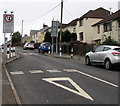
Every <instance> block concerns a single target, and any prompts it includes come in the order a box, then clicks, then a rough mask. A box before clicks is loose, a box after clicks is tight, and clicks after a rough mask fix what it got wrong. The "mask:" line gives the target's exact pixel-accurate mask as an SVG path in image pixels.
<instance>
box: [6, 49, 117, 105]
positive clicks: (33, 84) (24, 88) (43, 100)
mask: <svg viewBox="0 0 120 106" xmlns="http://www.w3.org/2000/svg"><path fill="white" fill-rule="evenodd" d="M17 52H18V54H19V55H20V58H19V59H17V60H15V61H13V62H11V63H9V64H7V69H8V71H9V73H10V75H11V78H12V80H13V83H14V85H15V87H16V90H17V92H18V95H19V97H20V100H21V102H22V104H118V71H117V70H116V69H115V70H110V71H107V70H106V69H104V67H100V66H86V65H85V64H84V61H83V60H76V59H63V58H55V57H53V56H46V55H44V54H39V53H36V52H35V51H33V50H22V49H20V48H19V49H18V50H17Z"/></svg>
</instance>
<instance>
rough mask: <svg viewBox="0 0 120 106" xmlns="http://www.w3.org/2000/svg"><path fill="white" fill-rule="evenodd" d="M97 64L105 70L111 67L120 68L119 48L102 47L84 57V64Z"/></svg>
mask: <svg viewBox="0 0 120 106" xmlns="http://www.w3.org/2000/svg"><path fill="white" fill-rule="evenodd" d="M92 63H98V64H99V65H104V66H105V68H106V69H107V70H109V69H111V68H112V66H113V65H118V66H120V46H110V45H102V46H98V47H97V48H96V49H95V50H93V51H90V52H89V53H87V54H86V55H85V64H86V65H91V64H92Z"/></svg>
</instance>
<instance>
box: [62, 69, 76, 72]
mask: <svg viewBox="0 0 120 106" xmlns="http://www.w3.org/2000/svg"><path fill="white" fill-rule="evenodd" d="M64 71H66V72H77V71H76V70H75V69H64Z"/></svg>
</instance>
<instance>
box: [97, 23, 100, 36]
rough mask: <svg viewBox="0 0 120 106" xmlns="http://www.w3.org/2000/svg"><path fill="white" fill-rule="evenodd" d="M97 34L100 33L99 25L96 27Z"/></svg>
mask: <svg viewBox="0 0 120 106" xmlns="http://www.w3.org/2000/svg"><path fill="white" fill-rule="evenodd" d="M97 33H98V34H99V33H100V25H98V26H97Z"/></svg>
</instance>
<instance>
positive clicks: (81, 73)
mask: <svg viewBox="0 0 120 106" xmlns="http://www.w3.org/2000/svg"><path fill="white" fill-rule="evenodd" d="M76 72H78V73H80V74H83V75H85V76H88V77H90V78H93V79H95V80H98V81H101V82H104V83H106V84H109V85H111V86H114V87H118V85H116V84H113V83H111V82H108V81H105V80H103V79H100V78H97V77H95V76H92V75H89V74H86V73H84V72H81V71H78V70H76Z"/></svg>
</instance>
